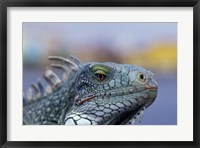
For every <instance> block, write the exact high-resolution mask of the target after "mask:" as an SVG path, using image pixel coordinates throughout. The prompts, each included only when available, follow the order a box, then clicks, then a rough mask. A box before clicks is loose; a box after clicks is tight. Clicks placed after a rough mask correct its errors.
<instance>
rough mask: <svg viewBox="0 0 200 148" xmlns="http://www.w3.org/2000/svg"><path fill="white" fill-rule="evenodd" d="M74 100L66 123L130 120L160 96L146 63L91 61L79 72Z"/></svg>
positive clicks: (120, 121) (124, 122) (108, 122)
mask: <svg viewBox="0 0 200 148" xmlns="http://www.w3.org/2000/svg"><path fill="white" fill-rule="evenodd" d="M73 89H74V94H75V95H74V96H75V97H74V103H73V106H72V107H71V109H70V111H69V112H67V113H66V115H65V117H64V118H63V119H64V121H63V124H66V125H76V124H77V125H91V124H127V123H128V122H129V121H130V120H131V119H132V118H136V117H137V114H139V113H140V111H141V110H144V108H146V107H148V106H149V105H151V104H152V102H153V101H154V100H155V98H156V96H157V89H158V86H157V82H156V79H155V77H154V74H153V73H152V72H150V71H148V70H146V69H144V68H142V67H139V66H136V65H128V64H116V63H110V62H106V63H97V62H95V63H88V64H85V65H82V66H81V67H80V68H79V70H78V71H77V72H76V74H75V83H74V86H73Z"/></svg>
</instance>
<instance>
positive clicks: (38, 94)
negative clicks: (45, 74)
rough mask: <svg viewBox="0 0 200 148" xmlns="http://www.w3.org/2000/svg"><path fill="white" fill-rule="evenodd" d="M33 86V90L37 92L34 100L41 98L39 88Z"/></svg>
mask: <svg viewBox="0 0 200 148" xmlns="http://www.w3.org/2000/svg"><path fill="white" fill-rule="evenodd" d="M31 86H32V88H33V90H34V92H35V97H34V98H40V97H41V96H42V94H41V92H40V90H39V88H38V87H37V86H36V85H35V84H33V83H32V84H31Z"/></svg>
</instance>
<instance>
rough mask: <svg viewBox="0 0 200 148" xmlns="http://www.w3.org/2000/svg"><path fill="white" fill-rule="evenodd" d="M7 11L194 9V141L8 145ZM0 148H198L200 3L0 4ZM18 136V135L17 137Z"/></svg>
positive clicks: (11, 0)
mask: <svg viewBox="0 0 200 148" xmlns="http://www.w3.org/2000/svg"><path fill="white" fill-rule="evenodd" d="M8 7H119V8H120V7H192V8H193V44H194V49H193V64H194V65H193V141H84V142H83V141H67V142H58V141H50V142H47V141H36V142H33V141H8V140H7V132H8V131H7V127H8V126H7V125H8V124H9V123H7V112H8V111H7V105H8V102H7V97H8V95H7V92H8V90H7V87H8V85H7V84H8V80H7V78H8V75H9V73H7V71H8V67H7V65H8V64H9V63H8V62H7V56H8V52H7V46H8V45H7V33H8V32H7V8H8ZM0 12H1V17H0V22H1V24H0V25H1V26H0V29H1V30H0V32H1V37H0V46H1V50H0V56H1V57H0V59H1V60H0V71H1V77H0V90H1V91H0V96H1V97H0V108H1V111H0V131H1V132H0V138H1V141H0V146H1V147H199V145H200V144H199V123H200V122H199V120H200V118H199V115H200V113H199V112H200V111H199V109H198V107H199V105H200V104H199V100H198V98H199V91H198V88H199V62H200V60H199V58H198V56H199V51H198V50H199V48H200V46H199V41H200V40H199V33H200V29H199V28H200V27H199V26H200V19H199V18H200V17H199V14H200V2H199V0H193V1H190V0H175V1H173V0H171V1H165V0H151V1H146V0H134V1H133V0H132V1H128V0H124V1H122V0H114V1H113V0H107V1H100V0H95V1H92V0H88V1H80V0H74V1H70V0H57V1H56V0H44V1H43V0H41V1H36V0H34V1H25V0H7V1H1V2H0ZM19 134H20V133H19Z"/></svg>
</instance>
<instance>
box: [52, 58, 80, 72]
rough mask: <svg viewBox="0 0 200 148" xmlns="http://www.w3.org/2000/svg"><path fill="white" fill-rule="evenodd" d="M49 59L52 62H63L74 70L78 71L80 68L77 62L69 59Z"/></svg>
mask: <svg viewBox="0 0 200 148" xmlns="http://www.w3.org/2000/svg"><path fill="white" fill-rule="evenodd" d="M49 59H50V60H56V61H62V62H64V63H65V64H66V65H67V66H69V67H70V68H71V69H72V70H77V69H78V68H79V66H78V65H77V64H76V63H75V62H73V61H71V60H69V59H66V58H63V57H60V56H49Z"/></svg>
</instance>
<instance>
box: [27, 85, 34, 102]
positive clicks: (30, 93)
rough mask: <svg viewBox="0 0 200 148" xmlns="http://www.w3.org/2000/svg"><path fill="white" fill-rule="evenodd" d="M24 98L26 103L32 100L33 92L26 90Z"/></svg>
mask: <svg viewBox="0 0 200 148" xmlns="http://www.w3.org/2000/svg"><path fill="white" fill-rule="evenodd" d="M26 98H27V100H28V101H31V100H32V99H33V92H32V89H31V88H28V90H27V91H26Z"/></svg>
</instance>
